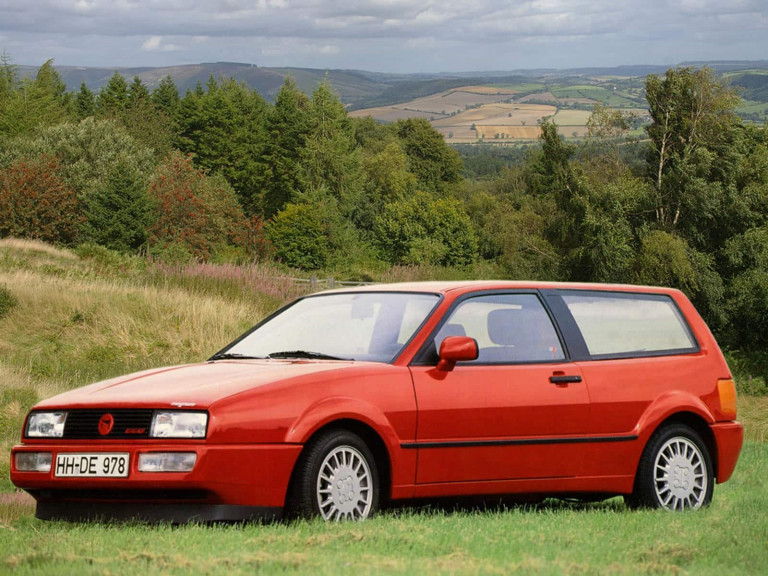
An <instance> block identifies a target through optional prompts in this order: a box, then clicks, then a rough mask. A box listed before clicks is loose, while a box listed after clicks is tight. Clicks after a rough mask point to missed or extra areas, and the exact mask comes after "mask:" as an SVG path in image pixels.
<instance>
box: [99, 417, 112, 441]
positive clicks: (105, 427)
mask: <svg viewBox="0 0 768 576" xmlns="http://www.w3.org/2000/svg"><path fill="white" fill-rule="evenodd" d="M114 426H115V417H114V416H112V414H104V415H102V417H101V418H99V434H101V435H102V436H106V435H107V434H109V433H110V432H112V428H113V427H114Z"/></svg>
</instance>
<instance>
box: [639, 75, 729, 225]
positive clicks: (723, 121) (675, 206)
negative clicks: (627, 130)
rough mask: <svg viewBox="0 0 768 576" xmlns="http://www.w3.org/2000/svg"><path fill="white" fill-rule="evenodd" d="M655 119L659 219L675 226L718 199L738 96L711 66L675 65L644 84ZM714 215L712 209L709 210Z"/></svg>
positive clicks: (653, 161)
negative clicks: (719, 178)
mask: <svg viewBox="0 0 768 576" xmlns="http://www.w3.org/2000/svg"><path fill="white" fill-rule="evenodd" d="M645 92H646V99H647V100H648V106H649V109H650V113H651V118H652V120H653V122H652V124H651V125H650V126H649V127H648V128H647V132H648V136H649V137H650V139H651V153H650V155H649V159H648V164H649V171H650V173H651V177H652V179H653V181H654V187H655V191H656V220H657V222H658V223H659V225H660V226H662V227H663V228H664V229H666V230H674V229H676V228H677V227H678V225H679V224H680V222H681V219H692V218H695V213H696V212H699V213H700V212H702V211H703V210H706V209H707V208H708V207H712V206H713V204H716V203H717V199H716V196H717V194H718V190H717V189H716V187H715V186H712V185H711V184H713V181H716V178H712V177H713V176H715V171H716V170H717V167H716V166H715V164H716V163H717V162H722V161H723V160H727V158H724V157H720V158H718V156H722V154H721V153H722V152H723V151H724V148H727V147H728V146H729V142H730V141H731V139H732V138H733V132H734V128H735V127H736V125H737V124H738V121H737V118H736V116H735V113H734V109H735V107H736V106H737V105H738V102H739V96H738V94H737V93H736V91H735V90H734V89H732V88H731V87H729V86H728V85H727V84H726V83H725V82H724V81H722V80H718V79H717V78H715V76H714V73H713V72H712V70H711V69H709V68H701V69H698V70H696V69H693V68H675V69H670V70H667V73H666V75H665V76H664V78H660V77H659V76H656V75H654V74H652V75H650V76H648V78H647V80H646V83H645ZM716 160H717V162H716ZM707 216H708V217H709V218H711V217H712V216H714V213H713V211H712V210H710V211H709V214H707Z"/></svg>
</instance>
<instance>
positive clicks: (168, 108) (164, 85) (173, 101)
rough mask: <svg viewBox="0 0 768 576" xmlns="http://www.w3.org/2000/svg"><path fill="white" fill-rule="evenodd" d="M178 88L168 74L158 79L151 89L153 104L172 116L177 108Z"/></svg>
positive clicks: (178, 100) (178, 99)
mask: <svg viewBox="0 0 768 576" xmlns="http://www.w3.org/2000/svg"><path fill="white" fill-rule="evenodd" d="M180 100H181V99H180V98H179V89H178V88H177V87H176V83H175V82H174V81H173V78H171V76H170V74H169V75H167V76H166V77H165V78H163V79H162V80H160V82H159V83H158V85H157V87H155V89H154V90H153V91H152V102H154V103H155V106H157V107H158V108H160V109H161V110H162V111H163V112H165V113H166V114H167V115H168V116H169V117H170V118H173V117H174V115H175V114H176V112H177V110H178V108H179V102H180Z"/></svg>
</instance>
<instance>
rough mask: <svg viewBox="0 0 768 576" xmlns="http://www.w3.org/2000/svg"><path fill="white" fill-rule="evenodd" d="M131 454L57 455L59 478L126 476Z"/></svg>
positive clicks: (56, 469)
mask: <svg viewBox="0 0 768 576" xmlns="http://www.w3.org/2000/svg"><path fill="white" fill-rule="evenodd" d="M128 463H129V456H128V454H127V453H122V452H109V453H93V452H89V453H84V454H75V453H66V454H57V455H56V467H55V468H54V475H55V476H56V477H57V478H124V477H126V476H128Z"/></svg>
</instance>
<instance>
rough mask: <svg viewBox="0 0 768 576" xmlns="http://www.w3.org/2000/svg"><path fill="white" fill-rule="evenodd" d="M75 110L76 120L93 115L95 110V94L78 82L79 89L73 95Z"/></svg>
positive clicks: (83, 83)
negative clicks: (75, 94)
mask: <svg viewBox="0 0 768 576" xmlns="http://www.w3.org/2000/svg"><path fill="white" fill-rule="evenodd" d="M75 110H76V112H77V118H78V120H82V119H83V118H88V117H89V116H93V115H94V113H95V112H96V95H95V94H94V93H93V92H92V91H91V90H90V89H89V88H88V86H86V85H85V82H81V83H80V90H79V91H78V92H77V96H75Z"/></svg>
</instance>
